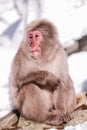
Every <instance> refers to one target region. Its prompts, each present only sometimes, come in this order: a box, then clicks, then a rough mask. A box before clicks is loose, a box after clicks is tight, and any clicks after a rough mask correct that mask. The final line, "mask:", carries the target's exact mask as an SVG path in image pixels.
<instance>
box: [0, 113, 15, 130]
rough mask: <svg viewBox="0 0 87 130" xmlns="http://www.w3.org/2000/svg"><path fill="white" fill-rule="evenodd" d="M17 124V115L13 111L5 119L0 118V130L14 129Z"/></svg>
mask: <svg viewBox="0 0 87 130" xmlns="http://www.w3.org/2000/svg"><path fill="white" fill-rule="evenodd" d="M17 122H18V114H17V113H16V112H15V111H13V112H10V113H9V114H7V115H6V116H5V117H3V118H0V130H12V129H14V128H16V125H17Z"/></svg>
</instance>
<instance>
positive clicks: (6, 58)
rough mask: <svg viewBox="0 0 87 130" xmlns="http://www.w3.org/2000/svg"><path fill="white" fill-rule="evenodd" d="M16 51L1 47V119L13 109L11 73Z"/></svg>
mask: <svg viewBox="0 0 87 130" xmlns="http://www.w3.org/2000/svg"><path fill="white" fill-rule="evenodd" d="M15 52H16V50H15V49H13V48H10V47H8V46H7V47H5V46H4V47H0V117H3V116H4V115H6V114H7V113H8V112H10V111H11V110H12V108H13V106H12V104H11V100H10V95H9V86H8V81H9V73H10V68H11V63H12V59H13V57H14V54H15Z"/></svg>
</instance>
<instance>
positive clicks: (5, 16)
mask: <svg viewBox="0 0 87 130" xmlns="http://www.w3.org/2000/svg"><path fill="white" fill-rule="evenodd" d="M41 18H46V19H48V20H50V21H52V22H53V23H54V24H55V25H56V27H57V29H58V32H59V40H60V41H61V44H62V45H63V46H64V49H65V50H66V52H67V54H68V63H69V73H70V75H71V78H72V80H73V82H74V86H75V89H76V92H80V91H82V89H84V90H85V89H86V88H87V0H0V99H1V100H0V111H1V112H2V111H4V110H5V109H8V110H10V109H11V107H10V105H9V104H10V103H9V95H8V88H6V87H7V84H8V80H9V73H10V67H11V62H12V59H13V57H14V55H15V53H16V51H17V49H18V47H19V45H20V43H21V41H22V39H23V35H24V30H25V27H26V25H27V24H28V23H30V22H31V21H32V20H36V19H41ZM82 86H83V88H82ZM3 96H4V98H3ZM2 98H3V101H2ZM1 115H2V114H1Z"/></svg>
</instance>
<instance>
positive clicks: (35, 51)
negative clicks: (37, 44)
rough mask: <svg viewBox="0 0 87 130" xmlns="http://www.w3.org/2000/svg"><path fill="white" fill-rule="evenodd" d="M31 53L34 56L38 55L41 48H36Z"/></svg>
mask: <svg viewBox="0 0 87 130" xmlns="http://www.w3.org/2000/svg"><path fill="white" fill-rule="evenodd" d="M31 53H32V55H33V56H37V55H39V53H40V50H34V51H31Z"/></svg>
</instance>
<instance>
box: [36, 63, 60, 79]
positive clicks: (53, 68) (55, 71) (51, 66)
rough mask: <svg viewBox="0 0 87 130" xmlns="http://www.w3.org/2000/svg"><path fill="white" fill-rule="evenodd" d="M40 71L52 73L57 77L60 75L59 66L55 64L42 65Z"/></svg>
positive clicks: (39, 67)
mask: <svg viewBox="0 0 87 130" xmlns="http://www.w3.org/2000/svg"><path fill="white" fill-rule="evenodd" d="M38 69H39V70H44V71H47V72H50V73H52V74H54V75H56V76H58V75H59V70H58V65H57V64H56V63H55V62H53V63H49V64H42V65H40V66H38Z"/></svg>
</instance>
